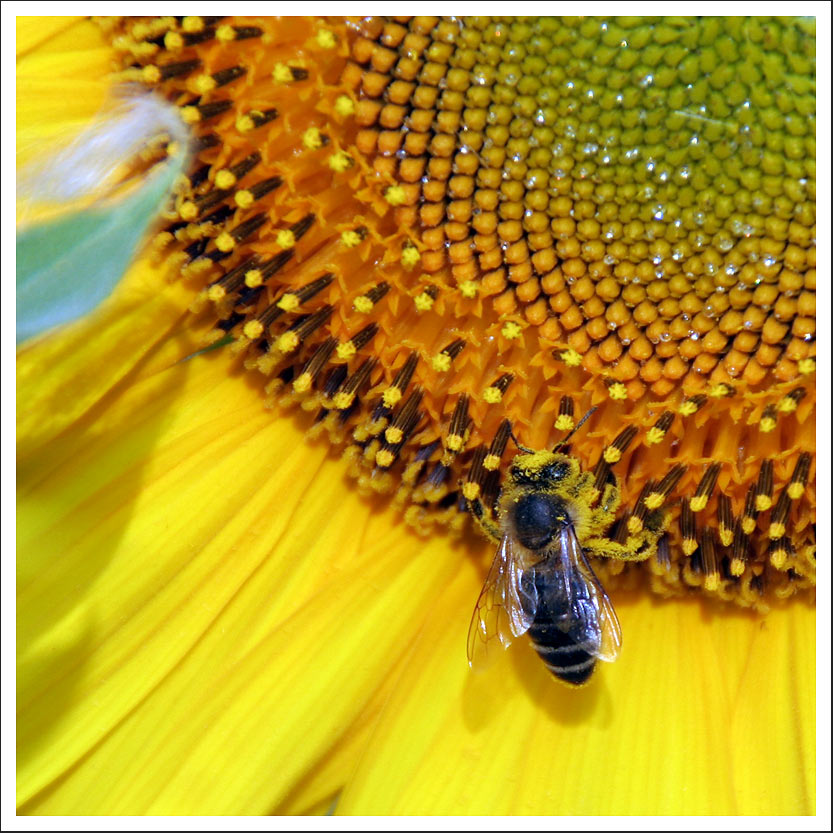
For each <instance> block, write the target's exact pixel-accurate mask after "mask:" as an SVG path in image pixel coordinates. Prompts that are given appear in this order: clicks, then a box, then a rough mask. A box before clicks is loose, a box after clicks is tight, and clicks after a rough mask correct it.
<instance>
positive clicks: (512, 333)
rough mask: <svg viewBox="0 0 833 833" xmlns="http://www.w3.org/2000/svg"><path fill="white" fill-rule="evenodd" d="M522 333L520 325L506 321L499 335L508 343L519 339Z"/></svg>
mask: <svg viewBox="0 0 833 833" xmlns="http://www.w3.org/2000/svg"><path fill="white" fill-rule="evenodd" d="M522 332H523V330H522V329H521V325H520V324H518V323H516V322H515V321H507V322H506V323H505V324H504V325H503V327H501V330H500V334H501V335H502V336H503V337H504V338H506V339H509V340H510V341H512V340H514V339H516V338H520V337H521V333H522Z"/></svg>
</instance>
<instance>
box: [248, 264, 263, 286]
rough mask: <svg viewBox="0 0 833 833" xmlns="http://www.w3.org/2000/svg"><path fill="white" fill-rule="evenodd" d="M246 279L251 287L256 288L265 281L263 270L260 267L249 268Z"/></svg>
mask: <svg viewBox="0 0 833 833" xmlns="http://www.w3.org/2000/svg"><path fill="white" fill-rule="evenodd" d="M244 280H245V282H246V286H248V287H249V289H254V288H255V287H257V286H260V285H261V284H262V283H263V272H261V271H260V269H249V271H248V272H246V277H245V278H244Z"/></svg>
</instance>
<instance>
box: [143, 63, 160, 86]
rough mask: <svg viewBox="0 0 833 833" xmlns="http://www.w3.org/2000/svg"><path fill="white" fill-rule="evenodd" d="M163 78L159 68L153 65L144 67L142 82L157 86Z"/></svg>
mask: <svg viewBox="0 0 833 833" xmlns="http://www.w3.org/2000/svg"><path fill="white" fill-rule="evenodd" d="M161 78H162V73H161V72H160V71H159V67H155V66H154V65H153V64H148V65H147V66H146V67H142V81H144V82H145V83H146V84H157V83H159V81H160V80H161Z"/></svg>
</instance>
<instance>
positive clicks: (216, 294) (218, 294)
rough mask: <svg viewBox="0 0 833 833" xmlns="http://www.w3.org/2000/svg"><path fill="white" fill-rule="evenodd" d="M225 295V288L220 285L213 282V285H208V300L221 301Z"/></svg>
mask: <svg viewBox="0 0 833 833" xmlns="http://www.w3.org/2000/svg"><path fill="white" fill-rule="evenodd" d="M225 297H226V290H225V289H223V287H222V286H220V285H219V284H214V286H212V287H210V288H209V290H208V300H209V301H222V300H223V298H225Z"/></svg>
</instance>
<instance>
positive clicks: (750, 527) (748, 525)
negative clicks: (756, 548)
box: [740, 510, 762, 535]
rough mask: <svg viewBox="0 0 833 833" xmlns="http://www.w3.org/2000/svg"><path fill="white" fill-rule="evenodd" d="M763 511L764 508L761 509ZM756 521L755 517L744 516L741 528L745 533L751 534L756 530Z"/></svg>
mask: <svg viewBox="0 0 833 833" xmlns="http://www.w3.org/2000/svg"><path fill="white" fill-rule="evenodd" d="M759 511H762V510H759ZM755 526H756V522H755V520H754V518H744V519H743V520H742V521H741V522H740V528H741V529H742V530H743V534H744V535H751V534H752V533H753V532H754V531H755Z"/></svg>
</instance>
